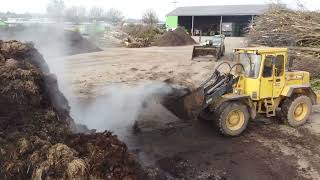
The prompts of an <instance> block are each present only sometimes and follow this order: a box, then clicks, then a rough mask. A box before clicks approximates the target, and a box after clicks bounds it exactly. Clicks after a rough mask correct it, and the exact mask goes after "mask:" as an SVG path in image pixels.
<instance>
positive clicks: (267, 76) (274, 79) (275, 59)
mask: <svg viewBox="0 0 320 180" xmlns="http://www.w3.org/2000/svg"><path fill="white" fill-rule="evenodd" d="M284 58H285V57H284V55H283V54H273V55H266V56H265V58H264V62H263V67H262V70H261V71H262V72H261V85H260V98H262V99H263V98H276V97H279V96H280V94H281V91H282V89H283V87H284V83H285V74H284V71H285V63H284Z"/></svg>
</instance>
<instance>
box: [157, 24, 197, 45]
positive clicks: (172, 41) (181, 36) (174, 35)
mask: <svg viewBox="0 0 320 180" xmlns="http://www.w3.org/2000/svg"><path fill="white" fill-rule="evenodd" d="M154 44H155V45H156V46H185V45H193V44H196V42H195V40H194V39H192V37H191V36H190V35H189V34H187V33H186V32H185V31H184V30H183V29H182V28H178V29H176V30H174V31H168V32H166V33H164V34H163V35H162V36H160V37H159V39H157V40H156V41H155V43H154Z"/></svg>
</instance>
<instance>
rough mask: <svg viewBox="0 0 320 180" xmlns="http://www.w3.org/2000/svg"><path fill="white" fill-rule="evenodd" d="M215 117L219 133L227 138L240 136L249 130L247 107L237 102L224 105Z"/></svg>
mask: <svg viewBox="0 0 320 180" xmlns="http://www.w3.org/2000/svg"><path fill="white" fill-rule="evenodd" d="M215 116H216V117H217V119H216V121H215V122H216V125H217V127H218V128H219V131H220V132H221V134H223V135H226V136H238V135H240V134H241V133H242V132H243V131H244V130H245V129H246V128H247V125H248V121H249V112H248V109H247V107H246V106H245V105H243V104H241V103H236V102H226V103H223V104H222V105H221V106H220V108H219V109H218V110H217V111H216V112H215Z"/></svg>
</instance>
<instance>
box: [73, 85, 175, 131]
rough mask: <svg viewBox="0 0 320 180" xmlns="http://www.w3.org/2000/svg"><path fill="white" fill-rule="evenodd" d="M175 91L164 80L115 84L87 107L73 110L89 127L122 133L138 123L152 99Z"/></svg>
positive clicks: (155, 100)
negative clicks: (130, 84) (144, 108)
mask: <svg viewBox="0 0 320 180" xmlns="http://www.w3.org/2000/svg"><path fill="white" fill-rule="evenodd" d="M171 91H172V88H171V87H170V86H169V85H167V84H165V83H162V82H145V83H141V84H139V85H136V86H129V85H111V86H108V87H106V88H104V89H103V93H104V94H105V95H104V96H102V97H98V98H97V99H95V101H94V102H93V103H91V104H90V103H89V104H87V105H88V106H87V107H85V108H79V107H81V105H80V106H78V108H77V107H75V106H74V107H73V109H72V110H71V111H72V115H73V116H74V117H75V119H77V120H78V123H81V124H84V125H86V126H87V127H88V128H89V129H96V130H97V131H105V130H111V131H113V132H115V133H116V134H118V135H120V134H122V133H123V132H122V131H123V130H124V129H126V128H127V127H131V126H132V125H133V124H134V123H135V121H136V120H137V118H138V117H139V114H140V113H141V110H142V109H143V107H144V106H147V105H148V104H149V103H150V102H153V103H154V102H160V101H161V98H162V97H163V96H165V95H167V94H169V93H170V92H171Z"/></svg>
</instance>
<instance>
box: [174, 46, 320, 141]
mask: <svg viewBox="0 0 320 180" xmlns="http://www.w3.org/2000/svg"><path fill="white" fill-rule="evenodd" d="M234 57H235V60H234V62H230V63H228V62H224V63H221V64H220V65H219V66H218V67H217V68H216V69H215V71H214V73H213V75H212V76H211V77H210V78H209V79H208V80H206V81H205V82H204V83H203V84H202V85H201V87H200V88H199V90H198V91H200V92H201V94H203V95H202V97H203V103H202V105H201V112H200V114H199V116H200V118H204V119H210V120H212V121H213V122H214V123H215V124H216V126H217V127H218V129H219V130H220V132H221V133H222V134H223V135H227V136H238V135H240V134H241V133H242V132H243V131H244V130H245V129H246V127H247V125H248V122H249V119H255V118H256V117H257V115H258V114H261V115H264V116H266V117H274V116H278V117H279V118H278V119H281V120H282V121H283V122H284V123H286V124H288V125H290V126H292V127H298V126H301V125H303V124H304V123H306V121H307V120H308V118H309V116H310V114H311V112H312V105H315V104H316V103H317V95H316V94H315V92H314V91H313V90H312V89H311V87H310V75H309V73H308V72H304V71H293V70H291V65H292V61H290V62H289V61H288V49H287V48H267V47H263V48H240V49H235V50H234ZM222 66H225V67H228V68H227V69H228V71H227V72H226V73H223V72H222V71H221V70H219V68H221V67H222ZM225 69H226V68H224V70H225ZM194 93H195V92H193V93H192V94H194ZM189 94H190V93H189ZM185 96H186V95H184V97H185ZM176 102H178V101H177V100H176ZM176 109H177V108H175V109H171V110H172V112H174V111H175V110H176ZM178 109H179V112H180V114H181V108H178Z"/></svg>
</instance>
